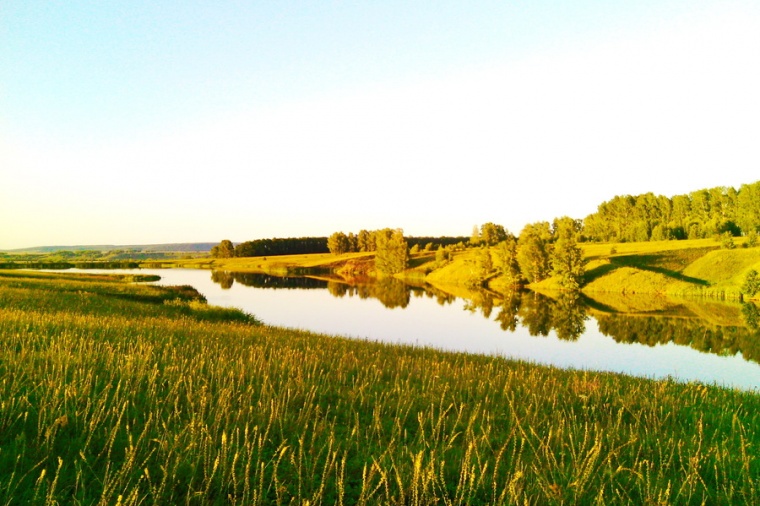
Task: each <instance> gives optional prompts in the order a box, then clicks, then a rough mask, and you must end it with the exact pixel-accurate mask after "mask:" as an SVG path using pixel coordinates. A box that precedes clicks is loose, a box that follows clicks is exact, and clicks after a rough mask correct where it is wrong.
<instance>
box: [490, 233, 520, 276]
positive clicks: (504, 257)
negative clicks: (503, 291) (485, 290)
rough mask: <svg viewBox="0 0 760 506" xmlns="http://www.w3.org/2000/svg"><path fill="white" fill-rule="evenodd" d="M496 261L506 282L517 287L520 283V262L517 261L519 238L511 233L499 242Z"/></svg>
mask: <svg viewBox="0 0 760 506" xmlns="http://www.w3.org/2000/svg"><path fill="white" fill-rule="evenodd" d="M496 261H497V264H498V267H499V270H501V275H502V276H503V277H504V280H505V282H506V284H508V285H511V286H512V287H515V286H517V285H519V284H520V281H521V279H522V276H521V275H520V264H519V263H518V261H517V238H515V236H513V235H512V234H510V235H509V236H508V237H507V238H506V239H505V240H503V241H502V242H500V243H499V246H498V248H497V249H496Z"/></svg>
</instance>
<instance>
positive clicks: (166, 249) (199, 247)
mask: <svg viewBox="0 0 760 506" xmlns="http://www.w3.org/2000/svg"><path fill="white" fill-rule="evenodd" d="M217 244H218V242H190V243H171V244H134V245H126V246H125V245H122V246H117V245H113V244H108V245H103V244H98V245H77V246H37V247H35V248H20V249H12V250H0V251H3V252H5V253H55V252H57V251H115V250H121V251H124V250H129V251H136V252H145V253H158V252H160V253H206V252H209V251H211V248H213V247H214V246H216V245H217Z"/></svg>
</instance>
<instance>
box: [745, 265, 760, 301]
mask: <svg viewBox="0 0 760 506" xmlns="http://www.w3.org/2000/svg"><path fill="white" fill-rule="evenodd" d="M758 292H760V276H758V274H757V271H756V270H755V269H752V270H751V271H749V272H748V273H747V277H746V278H744V284H743V285H742V293H743V294H745V295H747V296H749V297H754V296H755V294H757V293H758Z"/></svg>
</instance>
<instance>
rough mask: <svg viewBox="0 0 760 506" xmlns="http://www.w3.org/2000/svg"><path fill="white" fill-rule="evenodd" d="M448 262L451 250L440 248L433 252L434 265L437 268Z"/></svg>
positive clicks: (444, 247) (446, 247) (445, 247)
mask: <svg viewBox="0 0 760 506" xmlns="http://www.w3.org/2000/svg"><path fill="white" fill-rule="evenodd" d="M449 260H451V250H450V249H449V247H448V246H442V247H440V248H438V249H437V250H436V251H435V263H436V265H437V266H438V267H441V266H442V265H444V264H445V263H447V262H448V261H449Z"/></svg>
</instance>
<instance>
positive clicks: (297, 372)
mask: <svg viewBox="0 0 760 506" xmlns="http://www.w3.org/2000/svg"><path fill="white" fill-rule="evenodd" d="M114 283H115V282H113V281H103V280H94V279H83V280H80V281H77V280H75V279H62V278H56V277H51V278H49V279H47V280H46V279H44V276H38V277H36V278H34V279H30V278H23V277H20V276H16V277H8V276H5V275H4V274H2V273H0V341H1V342H2V347H0V469H2V470H3V472H2V473H0V503H2V504H63V503H71V504H123V505H128V504H129V505H137V504H246V505H248V504H250V505H258V504H312V505H320V504H325V505H327V504H330V505H332V504H365V505H366V504H398V505H402V504H403V505H407V504H451V505H462V504H665V503H667V504H703V503H716V504H757V503H758V502H759V501H760V457H759V455H760V452H758V448H760V396H759V395H757V394H754V393H750V392H739V391H733V390H727V389H720V388H714V387H710V386H705V385H701V384H694V383H692V384H678V383H675V382H672V381H649V380H645V379H636V378H629V377H625V376H621V375H614V374H597V373H591V372H574V371H562V370H557V369H553V368H547V367H540V366H536V365H532V364H526V363H522V362H514V361H509V360H505V359H502V358H498V357H484V356H472V355H465V354H452V353H443V352H439V351H436V350H432V349H425V348H414V347H403V346H387V345H381V344H378V343H371V342H365V341H357V340H349V339H341V338H335V337H329V336H319V335H314V334H310V333H306V332H297V331H292V330H284V329H278V328H272V327H263V326H256V325H255V324H251V322H247V321H245V320H241V321H232V320H230V321H225V320H220V321H217V322H213V323H212V322H210V321H208V320H203V319H197V318H194V317H193V315H194V313H193V312H192V311H194V309H192V308H190V309H189V310H190V312H188V311H186V310H185V309H184V307H183V306H182V304H176V303H170V304H161V303H156V301H157V300H162V299H166V298H167V297H168V299H169V300H173V299H172V297H174V293H173V292H172V290H173V289H171V288H158V292H166V293H164V294H162V293H158V292H156V293H151V294H150V295H153V296H154V299H151V300H147V299H142V298H141V296H143V295H145V294H146V293H145V292H143V289H144V288H143V287H137V286H135V287H132V288H130V287H129V285H127V286H126V287H125V286H122V285H121V284H119V283H116V284H114ZM114 292H116V293H120V294H122V295H132V297H119V298H114V297H110V296H109V295H108V294H110V293H114ZM164 295H166V297H164ZM472 337H476V336H463V338H472Z"/></svg>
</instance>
